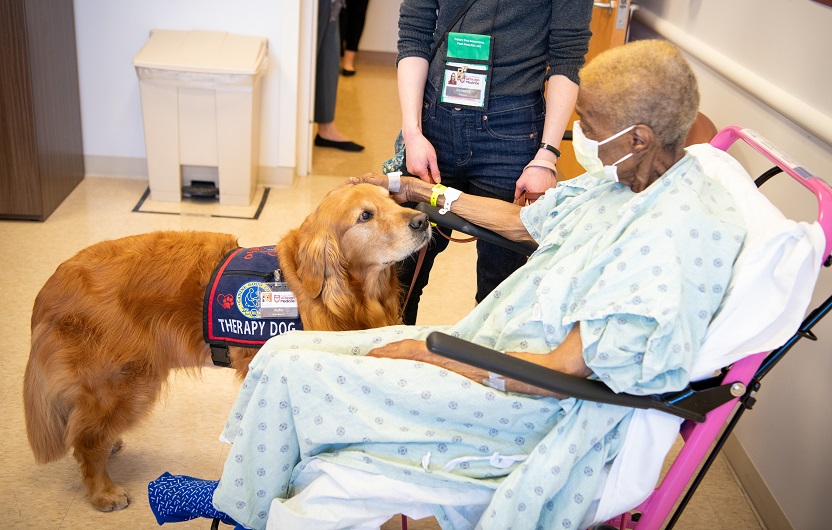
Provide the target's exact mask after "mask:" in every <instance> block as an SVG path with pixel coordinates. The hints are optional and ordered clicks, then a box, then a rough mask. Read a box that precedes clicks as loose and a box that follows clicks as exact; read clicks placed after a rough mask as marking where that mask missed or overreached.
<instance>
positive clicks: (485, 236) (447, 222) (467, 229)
mask: <svg viewBox="0 0 832 530" xmlns="http://www.w3.org/2000/svg"><path fill="white" fill-rule="evenodd" d="M416 209H417V210H419V211H420V212H423V213H426V214H427V215H428V217H429V218H430V220H431V221H433V222H434V223H436V224H438V225H439V226H444V227H447V228H451V229H453V230H457V231H459V232H462V233H463V234H468V235H471V236H474V237H476V238H477V239H482V240H483V241H488V242H489V243H494V244H495V245H499V246H501V247H504V248H507V249H509V250H513V251H515V252H519V253H520V254H523V255H526V256H530V255H531V254H532V253H533V252H534V251H535V250H537V243H533V242H520V241H512V240H511V239H508V238H506V237H503V236H501V235H499V234H498V233H496V232H492V231H491V230H488V229H486V228H483V227H481V226H478V225H475V224H472V223H470V222H468V221H466V220H465V219H463V218H462V217H460V216H458V215H456V214H455V213H452V212H447V213H444V214H441V213H439V208H438V207H436V206H431V205H430V204H427V203H424V202H420V203H419V204H417V205H416Z"/></svg>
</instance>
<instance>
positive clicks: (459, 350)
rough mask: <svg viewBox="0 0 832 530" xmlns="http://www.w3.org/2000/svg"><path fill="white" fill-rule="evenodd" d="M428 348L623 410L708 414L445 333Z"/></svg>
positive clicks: (433, 338)
mask: <svg viewBox="0 0 832 530" xmlns="http://www.w3.org/2000/svg"><path fill="white" fill-rule="evenodd" d="M427 347H428V350H430V351H431V352H433V353H435V354H437V355H441V356H443V357H448V358H449V359H454V360H457V361H460V362H463V363H466V364H470V365H471V366H476V367H477V368H482V369H483V370H488V371H489V372H494V373H497V374H500V375H503V376H505V377H510V378H512V379H516V380H517V381H522V382H524V383H528V384H530V385H534V386H536V387H538V388H543V389H545V390H549V391H551V392H555V393H557V394H561V395H565V396H571V397H575V398H577V399H583V400H587V401H595V402H598V403H608V404H610V405H619V406H622V407H632V408H638V409H658V410H661V411H663V412H667V413H669V414H674V415H676V416H680V417H682V418H685V419H689V420H693V421H699V422H701V421H704V419H705V416H704V414H701V413H698V412H694V411H689V410H686V409H684V408H681V407H677V406H675V405H673V404H671V403H668V402H667V401H666V400H664V399H662V398H661V397H660V396H633V395H630V394H616V393H615V392H613V391H612V390H610V388H609V387H608V386H607V385H605V384H604V383H602V382H601V381H596V380H591V379H584V378H582V377H577V376H573V375H569V374H565V373H563V372H558V371H556V370H550V369H549V368H545V367H543V366H540V365H538V364H534V363H531V362H528V361H524V360H522V359H518V358H516V357H512V356H510V355H506V354H504V353H502V352H499V351H496V350H492V349H490V348H486V347H484V346H479V345H477V344H474V343H472V342H468V341H465V340H462V339H459V338H456V337H452V336H450V335H447V334H445V333H439V332H433V333H431V334H430V335H428V338H427Z"/></svg>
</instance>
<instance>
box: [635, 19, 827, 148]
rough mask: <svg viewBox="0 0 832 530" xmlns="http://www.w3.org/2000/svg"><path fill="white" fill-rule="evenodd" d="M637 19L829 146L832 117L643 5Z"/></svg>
mask: <svg viewBox="0 0 832 530" xmlns="http://www.w3.org/2000/svg"><path fill="white" fill-rule="evenodd" d="M633 16H634V17H635V18H636V19H637V20H638V21H639V22H641V23H642V24H644V25H645V26H647V27H648V28H650V29H651V30H653V31H655V32H656V33H658V34H659V35H661V36H662V37H664V38H666V39H667V40H669V41H670V42H672V43H674V44H675V45H677V46H678V47H679V48H681V49H682V51H684V52H685V53H687V54H689V55H690V56H692V57H694V58H696V60H698V61H700V62H701V63H703V64H704V65H705V66H707V67H708V68H710V69H712V70H714V71H715V72H717V73H718V74H720V75H721V76H722V77H724V78H726V79H728V80H729V81H731V82H732V83H734V84H735V85H737V86H738V87H740V88H742V89H743V90H745V91H746V92H748V93H749V94H751V95H753V96H754V97H756V98H757V99H759V100H760V101H762V102H763V103H765V104H766V105H768V106H769V107H771V108H772V109H774V110H776V111H777V112H779V113H780V114H782V115H784V116H786V117H787V118H788V119H790V120H792V121H793V122H795V123H796V124H798V125H800V126H801V127H803V128H804V129H806V130H807V131H809V132H811V133H812V134H814V135H815V136H817V137H818V138H820V139H821V140H823V141H824V142H826V143H828V144H829V145H832V117H830V116H827V115H826V114H824V113H823V112H821V111H819V110H818V109H816V108H814V107H812V106H811V105H809V104H807V103H806V102H804V101H801V100H800V99H798V98H796V97H794V96H793V95H792V94H790V93H788V92H786V91H785V90H783V89H782V88H780V87H779V86H777V85H775V84H773V83H772V82H771V81H769V80H767V79H765V78H764V77H762V76H760V75H758V74H756V73H754V72H752V71H751V70H749V69H748V68H746V67H745V66H743V65H742V64H740V63H738V62H736V61H734V60H732V59H729V58H728V57H726V56H725V55H723V54H722V53H720V52H718V51H717V50H715V49H713V48H711V47H710V46H708V45H707V44H705V43H704V42H702V41H701V40H699V39H697V38H695V37H692V36H691V35H690V34H689V33H688V32H686V31H684V30H682V29H680V28H678V27H677V26H675V25H673V24H671V23H670V22H668V21H667V20H664V19H662V18H661V17H659V16H658V15H656V14H655V13H652V12H650V11H648V10H647V9H645V8H644V7H642V8H641V9H639V10H638V11H636V12H635V13H634V15H633Z"/></svg>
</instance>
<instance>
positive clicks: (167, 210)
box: [133, 186, 270, 219]
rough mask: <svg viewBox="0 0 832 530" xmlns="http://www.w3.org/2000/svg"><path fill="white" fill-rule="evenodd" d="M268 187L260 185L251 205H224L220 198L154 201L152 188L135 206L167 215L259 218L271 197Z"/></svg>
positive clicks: (138, 208)
mask: <svg viewBox="0 0 832 530" xmlns="http://www.w3.org/2000/svg"><path fill="white" fill-rule="evenodd" d="M269 189H270V188H268V187H264V186H260V187H258V188H257V191H256V192H255V193H254V199H253V200H252V201H251V204H250V205H249V206H223V205H221V204H220V201H219V199H198V198H186V197H183V198H182V202H163V201H154V200H153V199H151V198H150V188H147V189H146V190H145V192H144V194H142V197H141V199H139V202H138V203H137V204H136V206H134V207H133V211H134V212H138V213H158V214H167V215H189V216H193V217H224V218H228V219H257V218H259V217H260V213H261V212H262V211H263V207H264V206H265V205H266V199H268V198H269Z"/></svg>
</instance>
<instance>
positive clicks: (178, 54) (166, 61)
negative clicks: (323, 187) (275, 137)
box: [133, 30, 268, 206]
mask: <svg viewBox="0 0 832 530" xmlns="http://www.w3.org/2000/svg"><path fill="white" fill-rule="evenodd" d="M267 50H268V46H267V39H265V38H263V37H253V36H246V35H232V34H229V33H224V32H219V31H172V30H153V31H152V32H151V35H150V39H149V40H148V41H147V43H146V44H145V45H144V47H143V48H142V49H141V51H139V53H138V54H137V55H136V57H135V58H134V59H133V66H135V68H136V73H137V74H138V77H139V89H140V92H141V101H142V116H143V119H144V133H145V144H146V146H147V170H148V176H149V180H150V197H151V199H152V200H157V201H169V202H179V201H181V199H182V190H183V187H185V189H189V188H190V187H191V185H192V184H194V183H195V181H199V184H200V187H201V188H202V187H204V186H205V184H206V183H207V184H208V189H211V183H213V186H214V187H215V188H213V189H216V188H218V192H219V197H220V204H223V205H231V206H247V205H249V204H250V203H251V201H252V198H253V197H254V192H255V190H256V185H257V168H258V165H259V160H258V146H259V137H260V84H261V83H260V81H261V79H262V74H263V72H264V71H265V68H266V56H267ZM209 195H210V194H209Z"/></svg>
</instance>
